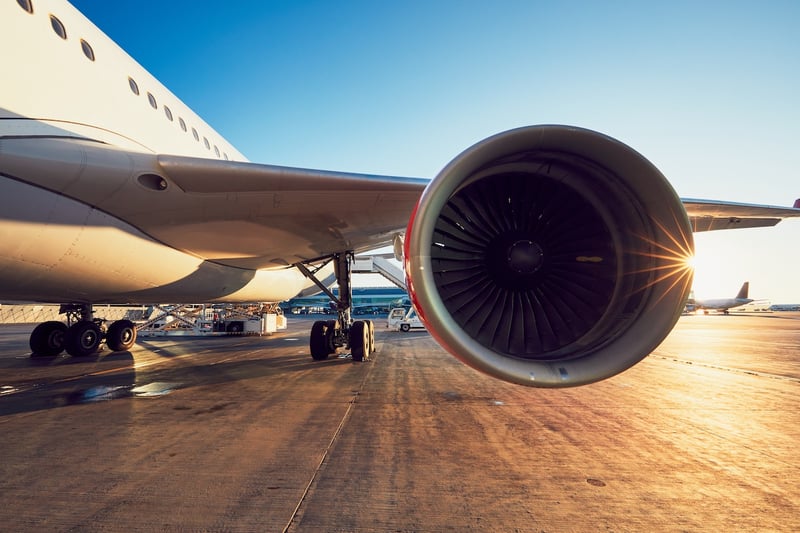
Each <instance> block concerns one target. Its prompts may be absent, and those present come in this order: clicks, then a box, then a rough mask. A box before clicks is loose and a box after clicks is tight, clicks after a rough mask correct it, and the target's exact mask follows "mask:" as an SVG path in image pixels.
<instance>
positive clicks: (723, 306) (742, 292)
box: [689, 281, 753, 315]
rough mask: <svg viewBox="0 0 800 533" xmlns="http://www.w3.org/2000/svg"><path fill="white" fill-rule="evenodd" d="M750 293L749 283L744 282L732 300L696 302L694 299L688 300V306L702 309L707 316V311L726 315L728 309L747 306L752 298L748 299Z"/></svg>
mask: <svg viewBox="0 0 800 533" xmlns="http://www.w3.org/2000/svg"><path fill="white" fill-rule="evenodd" d="M749 291H750V282H749V281H745V282H744V284H743V285H742V288H741V289H739V292H738V293H737V294H736V296H734V297H733V298H714V299H709V300H698V299H696V298H694V299H693V298H691V297H690V298H689V304H690V305H692V304H693V305H694V307H695V309H697V310H699V309H702V310H703V311H704V312H705V313H706V314H708V311H709V310H715V311H722V312H723V313H725V314H726V315H727V314H728V309H731V308H733V307H739V306H741V305H745V304H749V303H750V302H752V301H753V299H752V298H748V292H749Z"/></svg>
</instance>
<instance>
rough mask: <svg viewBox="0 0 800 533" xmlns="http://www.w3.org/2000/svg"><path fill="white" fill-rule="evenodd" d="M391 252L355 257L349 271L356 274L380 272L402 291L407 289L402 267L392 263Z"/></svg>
mask: <svg viewBox="0 0 800 533" xmlns="http://www.w3.org/2000/svg"><path fill="white" fill-rule="evenodd" d="M392 257H394V255H392V254H386V255H361V256H357V257H356V258H355V261H354V262H353V267H352V269H351V271H352V272H353V273H358V274H380V275H381V276H383V277H384V278H386V279H388V280H389V281H391V282H392V283H394V284H395V285H397V286H398V287H400V288H401V289H403V290H404V291H407V290H408V289H407V287H406V276H405V274H404V272H403V269H402V268H401V267H399V266H397V265H396V264H394V263H392V262H391V260H390V258H392Z"/></svg>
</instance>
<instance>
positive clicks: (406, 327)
mask: <svg viewBox="0 0 800 533" xmlns="http://www.w3.org/2000/svg"><path fill="white" fill-rule="evenodd" d="M400 331H405V332H409V331H411V324H400Z"/></svg>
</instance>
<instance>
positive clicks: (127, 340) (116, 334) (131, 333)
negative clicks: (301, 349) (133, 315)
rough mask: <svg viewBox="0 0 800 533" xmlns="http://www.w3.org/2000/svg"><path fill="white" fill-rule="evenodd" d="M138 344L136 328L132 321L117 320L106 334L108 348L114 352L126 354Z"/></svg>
mask: <svg viewBox="0 0 800 533" xmlns="http://www.w3.org/2000/svg"><path fill="white" fill-rule="evenodd" d="M135 343H136V326H135V325H134V324H133V322H131V321H130V320H117V321H116V322H114V323H112V324H111V326H110V327H109V328H108V331H107V332H106V346H108V349H109V350H111V351H112V352H124V351H127V350H130V349H131V348H133V345H134V344H135Z"/></svg>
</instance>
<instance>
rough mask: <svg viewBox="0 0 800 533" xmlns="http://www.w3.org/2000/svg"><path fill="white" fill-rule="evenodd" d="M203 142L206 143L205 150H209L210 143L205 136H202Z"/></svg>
mask: <svg viewBox="0 0 800 533" xmlns="http://www.w3.org/2000/svg"><path fill="white" fill-rule="evenodd" d="M203 144H205V145H206V150H211V144H209V142H208V138H207V137H203Z"/></svg>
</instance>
